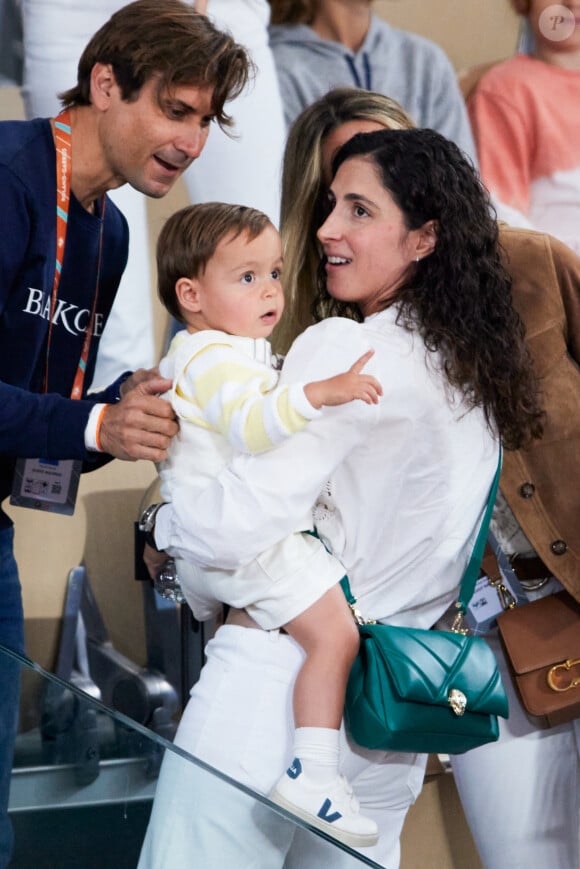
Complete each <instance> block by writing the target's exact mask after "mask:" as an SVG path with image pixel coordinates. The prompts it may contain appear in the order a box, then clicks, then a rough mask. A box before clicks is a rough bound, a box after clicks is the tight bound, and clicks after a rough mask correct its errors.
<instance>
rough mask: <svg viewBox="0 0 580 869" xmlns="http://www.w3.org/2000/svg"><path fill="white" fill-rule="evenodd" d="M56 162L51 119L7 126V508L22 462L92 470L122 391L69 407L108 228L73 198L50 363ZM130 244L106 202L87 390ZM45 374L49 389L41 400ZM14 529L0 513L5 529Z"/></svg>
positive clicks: (1, 322)
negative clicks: (90, 426)
mask: <svg viewBox="0 0 580 869" xmlns="http://www.w3.org/2000/svg"><path fill="white" fill-rule="evenodd" d="M72 158H73V161H74V147H73V155H72ZM55 162H56V156H55V148H54V142H53V137H52V132H51V128H50V122H49V121H48V120H47V119H39V120H34V121H5V122H2V123H0V499H3V498H4V497H5V496H6V495H7V494H8V493H9V491H10V488H11V481H12V475H13V467H14V459H15V457H18V456H27V457H36V456H40V457H43V458H53V459H65V458H72V459H82V460H84V461H91V460H93V461H95V459H96V456H95V454H94V453H93V454H91V453H88V452H87V451H86V449H85V445H84V431H85V427H86V424H87V420H88V416H89V412H90V410H91V407H92V406H93V404H94V403H95V402H96V401H115V400H116V399H117V398H118V397H119V385H120V381H117V382H116V383H115V384H113V385H112V386H111V387H109V388H108V389H107V390H105V391H104V392H102V393H99V394H96V395H91V397H90V400H87V399H86V398H83V399H82V400H80V401H73V400H71V399H70V398H69V396H70V393H71V389H72V384H73V380H74V376H75V373H76V370H77V366H78V363H79V359H80V357H81V353H82V347H83V342H84V338H85V333H86V330H87V327H88V324H89V321H90V316H91V310H92V307H93V300H94V295H95V290H96V282H97V262H98V248H99V234H100V225H101V214H100V206H99V203H96V206H97V207H96V211H95V214H90V213H89V212H88V211H86V210H85V209H84V208H83V207H82V206H81V205H80V204H79V202H78V201H77V200H76V199H75V197H74V196H73V195H72V194H71V201H70V209H69V218H68V230H67V238H66V248H65V256H64V262H63V269H62V274H61V279H60V285H59V289H58V301H57V304H56V308H55V312H54V316H53V327H52V338H51V344H50V353H49V357H48V360H47V339H48V327H49V318H50V306H51V298H52V284H53V279H54V270H55V251H56V216H55V212H56V168H55ZM128 241H129V232H128V227H127V222H126V220H125V218H124V217H123V215H122V214H121V212H120V211H119V210H118V208H116V206H115V205H114V203H113V202H112V201H111V200H110V199H108V198H107V203H106V208H105V217H104V227H103V253H102V261H101V270H100V279H99V288H98V300H97V306H96V318H95V330H94V335H93V338H92V341H91V346H90V352H89V358H88V363H87V369H86V376H85V390H86V388H87V387H88V386H90V383H91V380H92V376H93V372H94V367H95V360H96V354H97V348H98V343H99V338H100V335H101V334H102V331H103V328H104V325H105V323H106V320H107V317H108V315H109V312H110V310H111V305H112V304H113V299H114V297H115V293H116V292H117V288H118V286H119V281H120V279H121V275H122V273H123V270H124V268H125V265H126V261H127V250H128ZM47 364H48V389H47V394H41V393H42V389H43V382H44V377H45V372H46V370H47ZM121 379H122V378H121ZM7 523H8V519H7V517H6V516H5V515H4V514H2V513H1V512H0V527H1V526H2V525H5V524H7Z"/></svg>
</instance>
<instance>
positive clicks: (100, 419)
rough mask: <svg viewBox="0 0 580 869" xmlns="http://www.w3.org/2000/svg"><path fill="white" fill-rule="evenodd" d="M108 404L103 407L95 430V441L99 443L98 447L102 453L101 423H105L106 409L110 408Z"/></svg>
mask: <svg viewBox="0 0 580 869" xmlns="http://www.w3.org/2000/svg"><path fill="white" fill-rule="evenodd" d="M108 406H109V405H108V404H104V405H103V406H102V408H101V412H100V413H99V417H98V419H97V429H96V431H95V443H96V445H97V449H98V451H99V452H100V453H102V452H103V448H102V446H101V425H102V423H103V417H104V416H105V411H106V409H107V408H108Z"/></svg>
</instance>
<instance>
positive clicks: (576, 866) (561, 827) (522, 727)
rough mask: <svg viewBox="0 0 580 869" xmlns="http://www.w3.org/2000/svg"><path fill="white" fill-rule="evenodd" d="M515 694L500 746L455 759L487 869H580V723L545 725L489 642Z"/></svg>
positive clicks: (491, 639) (510, 692)
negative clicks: (524, 704)
mask: <svg viewBox="0 0 580 869" xmlns="http://www.w3.org/2000/svg"><path fill="white" fill-rule="evenodd" d="M488 639H489V642H490V645H491V646H492V648H493V650H494V652H495V653H496V657H497V660H498V664H499V667H500V670H501V673H502V678H503V680H504V684H505V687H506V691H507V693H508V699H509V705H510V717H509V719H508V720H507V721H504V720H503V719H500V739H499V741H498V742H495V743H491V744H489V745H485V746H482V747H481V748H477V749H475V750H474V751H470V752H468V753H467V754H464V755H460V756H457V757H455V758H452V759H451V762H452V765H453V772H454V775H455V780H456V782H457V787H458V789H459V795H460V797H461V802H462V804H463V808H464V810H465V814H466V816H467V820H468V823H469V826H470V828H471V832H472V833H473V837H474V839H475V843H476V845H477V849H478V851H479V853H480V856H481V860H482V863H483V866H484V869H506V867H509V869H580V720H576V721H574V722H571V723H569V724H562V725H560V726H559V727H552V728H544V727H541V726H538V722H537V719H533V718H531V717H529V716H528V715H527V714H526V712H525V711H524V709H523V707H522V705H521V703H520V701H519V698H518V696H517V694H516V691H515V688H514V686H513V683H512V680H511V678H510V676H509V674H508V672H507V665H506V661H505V657H504V655H503V652H502V650H501V648H500V643H499V641H498V639H497V635H496V632H494V633H493V634H491V635H490V637H489V638H488Z"/></svg>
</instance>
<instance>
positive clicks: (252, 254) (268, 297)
mask: <svg viewBox="0 0 580 869" xmlns="http://www.w3.org/2000/svg"><path fill="white" fill-rule="evenodd" d="M281 273H282V243H281V240H280V235H279V233H278V232H277V230H276V229H275V228H274V227H273V226H267V227H266V228H265V229H264V230H263V231H262V232H261V233H260V235H258V236H257V237H256V238H254V239H250V237H249V235H248V233H247V232H243V233H241V234H240V235H238V236H237V237H235V238H234V237H233V236H232V234H229V235H226V236H225V238H223V239H222V240H221V241H220V243H219V244H218V246H217V248H216V251H215V254H214V255H213V257H212V258H211V259H210V261H209V262H208V264H207V266H206V268H205V272H204V273H203V274H202V275H199V276H198V277H197V278H196V279H195V281H194V283H195V285H196V290H197V296H198V304H199V309H200V310H199V313H200V315H201V318H202V320H203V322H204V323H205V328H206V329H219V330H221V331H223V332H228V333H229V334H230V335H244V336H246V337H248V338H267V337H268V336H269V335H270V333H271V332H272V329H273V328H274V326H275V325H276V324H277V323H278V321H279V320H280V317H281V316H282V311H283V310H284V294H283V291H282V284H281Z"/></svg>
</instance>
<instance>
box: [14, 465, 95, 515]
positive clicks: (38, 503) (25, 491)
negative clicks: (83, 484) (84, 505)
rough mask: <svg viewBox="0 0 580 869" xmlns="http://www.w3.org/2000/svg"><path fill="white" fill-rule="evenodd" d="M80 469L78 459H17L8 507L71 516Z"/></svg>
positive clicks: (73, 509)
mask: <svg viewBox="0 0 580 869" xmlns="http://www.w3.org/2000/svg"><path fill="white" fill-rule="evenodd" d="M82 467H83V463H82V462H81V461H80V460H79V459H64V460H60V461H57V460H56V459H17V461H16V468H15V471H14V479H13V481H12V492H11V494H10V503H11V504H14V505H15V506H16V507H29V508H31V509H32V510H44V511H46V512H49V513H63V514H65V515H66V516H72V515H73V513H74V511H75V504H76V500H77V492H78V489H79V480H80V477H81V471H82Z"/></svg>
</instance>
